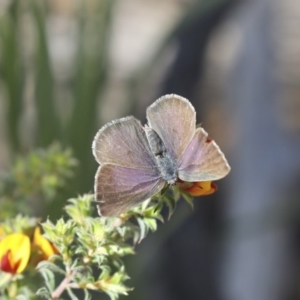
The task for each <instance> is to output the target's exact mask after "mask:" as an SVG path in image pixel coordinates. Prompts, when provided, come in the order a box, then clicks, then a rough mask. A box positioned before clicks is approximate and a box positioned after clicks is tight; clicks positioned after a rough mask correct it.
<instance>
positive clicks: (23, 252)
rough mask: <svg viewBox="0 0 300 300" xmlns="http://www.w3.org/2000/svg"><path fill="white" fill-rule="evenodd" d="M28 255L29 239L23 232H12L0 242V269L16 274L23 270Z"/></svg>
mask: <svg viewBox="0 0 300 300" xmlns="http://www.w3.org/2000/svg"><path fill="white" fill-rule="evenodd" d="M29 257H30V239H29V237H28V236H27V235H25V234H23V233H12V234H9V235H7V236H6V237H4V238H3V239H2V240H1V242H0V270H1V271H3V272H7V273H11V274H18V273H21V272H23V271H24V269H25V268H26V266H27V264H28V261H29Z"/></svg>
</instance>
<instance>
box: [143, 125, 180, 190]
mask: <svg viewBox="0 0 300 300" xmlns="http://www.w3.org/2000/svg"><path fill="white" fill-rule="evenodd" d="M144 129H145V132H146V137H147V140H148V143H149V146H150V149H151V152H152V153H153V155H154V157H155V162H156V166H157V168H158V170H159V172H160V175H161V177H162V178H163V179H164V180H165V181H166V182H167V183H168V184H174V183H175V182H176V181H177V179H178V174H177V166H176V163H175V162H174V160H173V159H172V157H171V155H170V153H169V152H168V150H167V148H166V146H165V145H164V143H163V141H162V140H161V138H160V137H159V135H158V134H157V133H156V132H155V131H154V130H153V129H152V128H151V127H149V126H145V128H144Z"/></svg>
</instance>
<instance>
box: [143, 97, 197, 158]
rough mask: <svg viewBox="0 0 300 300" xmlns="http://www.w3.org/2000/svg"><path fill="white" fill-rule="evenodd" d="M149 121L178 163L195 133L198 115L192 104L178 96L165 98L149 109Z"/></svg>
mask: <svg viewBox="0 0 300 300" xmlns="http://www.w3.org/2000/svg"><path fill="white" fill-rule="evenodd" d="M147 119H148V122H149V125H150V127H151V128H152V129H154V130H155V131H156V133H157V134H158V135H159V137H160V138H161V139H162V141H163V143H164V145H165V146H166V149H167V150H168V152H169V153H170V155H171V157H172V158H173V160H174V161H175V162H177V161H178V160H179V158H180V157H181V156H182V154H183V152H184V151H185V149H186V148H187V146H188V144H189V143H190V141H191V139H192V138H193V136H194V133H195V126H196V113H195V110H194V108H193V106H192V105H191V103H190V102H189V101H188V100H187V99H185V98H183V97H180V96H177V95H166V96H163V97H161V98H159V99H158V100H156V101H155V102H154V103H153V104H152V105H151V106H149V107H148V109H147Z"/></svg>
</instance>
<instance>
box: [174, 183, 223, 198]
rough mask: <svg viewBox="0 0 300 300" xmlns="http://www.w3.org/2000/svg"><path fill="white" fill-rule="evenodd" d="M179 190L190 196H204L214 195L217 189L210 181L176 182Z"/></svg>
mask: <svg viewBox="0 0 300 300" xmlns="http://www.w3.org/2000/svg"><path fill="white" fill-rule="evenodd" d="M177 186H178V187H179V189H181V190H184V191H186V192H188V193H189V194H191V195H192V196H206V195H210V194H212V193H214V192H215V191H216V190H217V189H218V187H217V185H216V184H215V183H213V182H212V181H198V182H185V181H178V182H177Z"/></svg>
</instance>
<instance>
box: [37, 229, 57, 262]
mask: <svg viewBox="0 0 300 300" xmlns="http://www.w3.org/2000/svg"><path fill="white" fill-rule="evenodd" d="M32 245H33V247H36V249H37V251H38V254H39V256H40V259H39V261H41V260H48V259H49V257H50V256H51V255H53V254H58V251H57V249H56V248H55V246H54V245H53V244H52V243H51V242H49V241H48V240H47V239H46V238H44V237H43V236H42V235H41V229H40V227H36V228H35V230H34V234H33V241H32Z"/></svg>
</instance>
